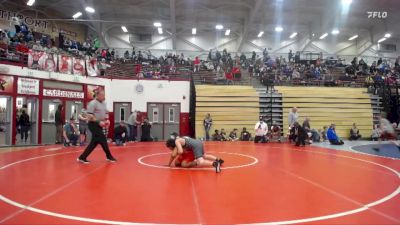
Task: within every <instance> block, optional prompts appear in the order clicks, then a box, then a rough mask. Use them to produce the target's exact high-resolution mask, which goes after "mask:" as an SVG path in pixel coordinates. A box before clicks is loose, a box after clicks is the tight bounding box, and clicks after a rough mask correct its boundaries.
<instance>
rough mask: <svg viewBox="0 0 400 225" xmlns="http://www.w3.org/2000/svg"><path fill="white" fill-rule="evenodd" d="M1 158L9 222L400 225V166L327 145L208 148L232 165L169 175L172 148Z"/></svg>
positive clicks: (1, 205)
mask: <svg viewBox="0 0 400 225" xmlns="http://www.w3.org/2000/svg"><path fill="white" fill-rule="evenodd" d="M82 150H83V149H82V148H80V147H76V148H73V147H70V148H63V147H60V146H46V147H42V148H35V149H32V150H24V151H17V152H7V153H2V154H1V158H0V194H1V196H0V200H1V201H0V223H1V224H132V223H152V224H251V223H263V224H298V223H307V224H400V213H399V212H400V195H399V193H400V188H399V185H400V173H399V171H400V161H398V160H392V159H386V158H381V157H373V156H368V155H362V154H358V153H352V152H345V151H335V150H328V149H323V148H318V147H294V146H292V145H289V144H279V143H268V144H254V143H252V142H234V143H222V142H208V143H206V144H205V150H206V152H208V153H211V154H214V155H216V156H218V157H222V158H223V159H224V160H225V164H224V166H223V169H222V172H221V173H220V174H216V173H215V172H214V170H213V169H212V168H196V169H170V168H166V167H165V166H164V165H165V164H166V163H167V162H168V159H169V154H168V153H169V150H168V149H167V148H165V147H164V143H161V142H160V143H133V144H129V145H128V146H124V147H111V151H112V152H113V154H114V156H115V157H116V158H117V159H118V162H117V163H114V164H113V163H109V162H106V161H105V156H104V153H103V151H102V150H101V149H100V148H99V147H98V149H96V150H95V151H94V152H93V154H92V155H90V156H89V158H88V159H89V160H91V163H90V164H87V165H84V164H79V163H77V162H76V161H75V160H76V158H77V156H78V155H79V153H80V152H81V151H82Z"/></svg>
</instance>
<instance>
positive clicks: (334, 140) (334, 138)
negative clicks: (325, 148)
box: [326, 124, 344, 145]
mask: <svg viewBox="0 0 400 225" xmlns="http://www.w3.org/2000/svg"><path fill="white" fill-rule="evenodd" d="M335 128H336V125H335V124H331V126H330V127H329V128H328V131H327V132H326V136H327V137H328V140H329V142H330V143H331V144H332V145H343V144H344V142H343V141H342V140H341V139H340V138H339V136H338V135H337V134H336V130H335Z"/></svg>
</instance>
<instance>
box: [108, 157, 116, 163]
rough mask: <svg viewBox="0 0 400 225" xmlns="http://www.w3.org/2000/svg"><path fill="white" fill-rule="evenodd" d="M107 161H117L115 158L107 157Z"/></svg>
mask: <svg viewBox="0 0 400 225" xmlns="http://www.w3.org/2000/svg"><path fill="white" fill-rule="evenodd" d="M107 161H109V162H112V163H115V162H117V160H116V159H115V158H107Z"/></svg>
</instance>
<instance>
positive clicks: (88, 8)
mask: <svg viewBox="0 0 400 225" xmlns="http://www.w3.org/2000/svg"><path fill="white" fill-rule="evenodd" d="M85 10H86V12H88V13H94V12H95V11H96V10H94V9H93V8H92V7H89V6H87V7H86V8H85Z"/></svg>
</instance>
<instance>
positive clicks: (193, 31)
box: [192, 27, 197, 35]
mask: <svg viewBox="0 0 400 225" xmlns="http://www.w3.org/2000/svg"><path fill="white" fill-rule="evenodd" d="M196 33H197V29H196V27H193V28H192V34H193V35H195V34H196Z"/></svg>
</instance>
